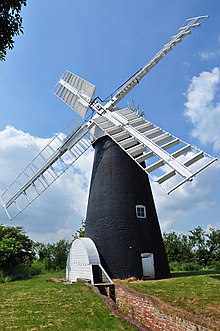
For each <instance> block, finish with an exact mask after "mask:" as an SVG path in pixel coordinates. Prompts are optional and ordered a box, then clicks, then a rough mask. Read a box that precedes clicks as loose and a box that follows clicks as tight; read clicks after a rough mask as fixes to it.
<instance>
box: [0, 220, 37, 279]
mask: <svg viewBox="0 0 220 331" xmlns="http://www.w3.org/2000/svg"><path fill="white" fill-rule="evenodd" d="M33 258H34V251H33V241H32V240H31V239H30V238H29V237H28V236H27V235H26V234H25V232H24V230H23V229H22V228H21V227H12V226H4V225H0V270H1V271H2V272H3V273H4V275H6V276H10V275H15V273H16V272H17V270H18V269H20V270H21V269H22V268H24V267H26V266H27V265H29V264H30V263H31V262H32V260H33Z"/></svg>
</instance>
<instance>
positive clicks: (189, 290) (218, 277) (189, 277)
mask: <svg viewBox="0 0 220 331" xmlns="http://www.w3.org/2000/svg"><path fill="white" fill-rule="evenodd" d="M126 285H127V286H128V287H130V288H132V289H134V290H136V291H138V292H141V293H144V294H149V295H151V296H154V297H157V298H159V299H161V300H162V301H163V302H165V303H168V304H169V305H171V306H173V307H177V308H180V309H181V310H184V311H187V312H189V313H191V314H195V315H197V316H199V317H203V318H204V317H205V318H208V319H210V320H212V321H220V273H214V272H213V273H212V272H201V273H199V272H197V273H190V272H188V273H179V274H177V273H174V274H173V276H172V278H170V279H164V280H152V281H150V280H149V281H138V282H130V283H127V284H126Z"/></svg>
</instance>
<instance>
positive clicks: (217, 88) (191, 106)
mask: <svg viewBox="0 0 220 331" xmlns="http://www.w3.org/2000/svg"><path fill="white" fill-rule="evenodd" d="M219 96H220V69H219V68H214V69H213V70H212V71H211V72H207V71H204V72H202V73H200V75H199V76H198V77H195V76H194V77H193V78H192V80H191V83H190V85H189V88H188V91H187V95H186V97H187V102H186V103H185V107H186V110H185V115H186V117H187V118H188V120H189V121H190V122H191V123H192V124H193V130H192V135H193V137H195V138H198V139H199V140H200V142H201V143H202V144H211V145H212V147H213V150H214V151H215V152H219V151H220V101H219Z"/></svg>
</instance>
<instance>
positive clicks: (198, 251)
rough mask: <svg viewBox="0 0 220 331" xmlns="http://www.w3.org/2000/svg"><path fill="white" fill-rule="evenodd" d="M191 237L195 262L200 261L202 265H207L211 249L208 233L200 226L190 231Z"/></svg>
mask: <svg viewBox="0 0 220 331" xmlns="http://www.w3.org/2000/svg"><path fill="white" fill-rule="evenodd" d="M190 233H191V235H189V239H190V240H191V242H192V245H193V249H194V255H195V260H196V261H195V262H198V263H199V264H200V265H203V266H206V265H207V264H208V262H209V258H210V256H209V250H208V247H207V243H206V233H205V231H204V230H203V229H202V228H201V226H198V227H197V228H195V229H194V230H191V231H190Z"/></svg>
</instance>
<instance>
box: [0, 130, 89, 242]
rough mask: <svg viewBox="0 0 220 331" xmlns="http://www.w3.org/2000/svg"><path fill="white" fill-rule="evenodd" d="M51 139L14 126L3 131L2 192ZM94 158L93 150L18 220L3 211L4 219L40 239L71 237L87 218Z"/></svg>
mask: <svg viewBox="0 0 220 331" xmlns="http://www.w3.org/2000/svg"><path fill="white" fill-rule="evenodd" d="M49 141H50V138H48V139H43V138H39V137H33V136H32V135H30V134H29V133H25V132H23V131H21V130H17V129H16V128H14V127H10V126H7V127H6V128H5V129H4V130H3V131H1V132H0V168H1V172H0V191H1V194H2V193H3V191H4V189H6V188H7V186H8V185H9V184H11V182H12V181H13V180H14V179H15V178H16V177H17V175H19V174H20V173H21V172H22V171H23V169H24V168H25V167H26V166H27V165H28V163H29V162H31V161H32V159H33V158H34V157H35V156H36V155H37V154H38V153H39V152H40V151H41V150H42V148H44V147H45V146H46V144H48V142H49ZM92 158H93V150H92V149H90V150H88V151H87V152H86V153H85V154H84V155H83V156H81V158H80V159H79V160H78V161H77V162H76V163H75V165H74V167H70V168H69V169H68V170H67V171H66V173H65V174H64V175H62V176H61V177H60V178H59V179H58V180H57V181H56V182H55V183H54V184H53V185H52V186H51V187H49V188H48V189H47V190H46V191H45V192H44V193H43V194H42V195H41V196H40V197H39V198H38V199H37V200H36V201H35V202H33V204H32V205H31V206H29V207H28V208H27V209H26V210H25V211H24V212H23V213H22V214H20V215H19V216H18V217H17V218H16V219H15V220H14V221H12V222H10V223H9V221H7V217H6V214H5V213H4V212H3V210H1V212H0V218H1V222H3V223H4V224H10V225H13V226H14V225H20V226H23V227H24V228H25V230H26V231H27V233H28V234H29V235H30V236H31V238H32V239H34V240H36V241H41V242H42V241H44V242H52V241H57V240H59V239H62V238H66V239H71V235H72V234H73V233H74V232H75V231H76V230H77V229H78V228H79V226H80V223H81V220H82V219H84V218H85V212H86V203H87V196H88V183H89V179H90V174H91V165H92Z"/></svg>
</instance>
